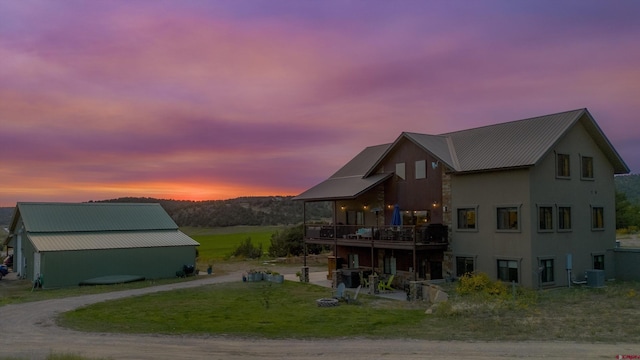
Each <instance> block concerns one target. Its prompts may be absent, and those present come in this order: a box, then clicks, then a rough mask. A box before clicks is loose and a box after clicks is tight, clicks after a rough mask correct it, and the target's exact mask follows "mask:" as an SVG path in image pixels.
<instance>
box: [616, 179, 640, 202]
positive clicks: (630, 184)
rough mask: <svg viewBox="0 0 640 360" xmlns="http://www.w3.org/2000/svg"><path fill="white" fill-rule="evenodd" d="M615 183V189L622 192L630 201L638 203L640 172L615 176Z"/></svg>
mask: <svg viewBox="0 0 640 360" xmlns="http://www.w3.org/2000/svg"><path fill="white" fill-rule="evenodd" d="M615 183H616V191H618V192H621V193H624V194H625V195H626V196H627V200H629V201H630V202H631V203H634V204H640V174H632V175H621V176H616V177H615Z"/></svg>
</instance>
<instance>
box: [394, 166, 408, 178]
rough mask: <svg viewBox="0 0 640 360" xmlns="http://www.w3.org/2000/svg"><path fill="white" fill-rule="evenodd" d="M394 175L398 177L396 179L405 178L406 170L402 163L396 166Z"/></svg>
mask: <svg viewBox="0 0 640 360" xmlns="http://www.w3.org/2000/svg"><path fill="white" fill-rule="evenodd" d="M396 175H398V177H399V178H400V179H402V180H404V179H405V178H406V170H405V165H404V163H397V164H396Z"/></svg>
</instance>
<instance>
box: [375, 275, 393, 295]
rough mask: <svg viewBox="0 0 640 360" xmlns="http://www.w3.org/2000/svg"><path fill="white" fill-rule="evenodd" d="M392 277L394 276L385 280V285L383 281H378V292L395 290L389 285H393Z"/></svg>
mask: <svg viewBox="0 0 640 360" xmlns="http://www.w3.org/2000/svg"><path fill="white" fill-rule="evenodd" d="M394 276H395V275H391V276H389V279H388V280H387V282H386V283H385V282H384V281H380V282H379V283H378V290H379V291H394V290H395V289H394V288H392V287H391V283H393V278H394Z"/></svg>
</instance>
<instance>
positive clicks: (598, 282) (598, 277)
mask: <svg viewBox="0 0 640 360" xmlns="http://www.w3.org/2000/svg"><path fill="white" fill-rule="evenodd" d="M587 286H589V287H595V288H599V287H603V286H604V271H603V270H587Z"/></svg>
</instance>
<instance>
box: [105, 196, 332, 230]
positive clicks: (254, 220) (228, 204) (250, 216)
mask: <svg viewBox="0 0 640 360" xmlns="http://www.w3.org/2000/svg"><path fill="white" fill-rule="evenodd" d="M292 198H293V197H292V196H258V197H240V198H235V199H230V200H207V201H188V200H165V199H154V198H135V197H127V198H119V199H111V200H103V201H99V202H118V203H127V202H136V203H159V204H160V205H161V206H162V207H163V208H164V209H165V211H166V212H167V213H168V214H169V216H171V218H172V219H173V221H175V222H176V224H178V226H197V227H224V226H238V225H261V226H264V225H293V224H299V223H301V222H302V206H303V204H302V202H300V201H293V200H292ZM306 213H307V218H308V219H309V218H331V216H332V215H331V214H332V212H331V207H330V206H328V205H327V204H326V203H315V204H308V205H307V209H306Z"/></svg>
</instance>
